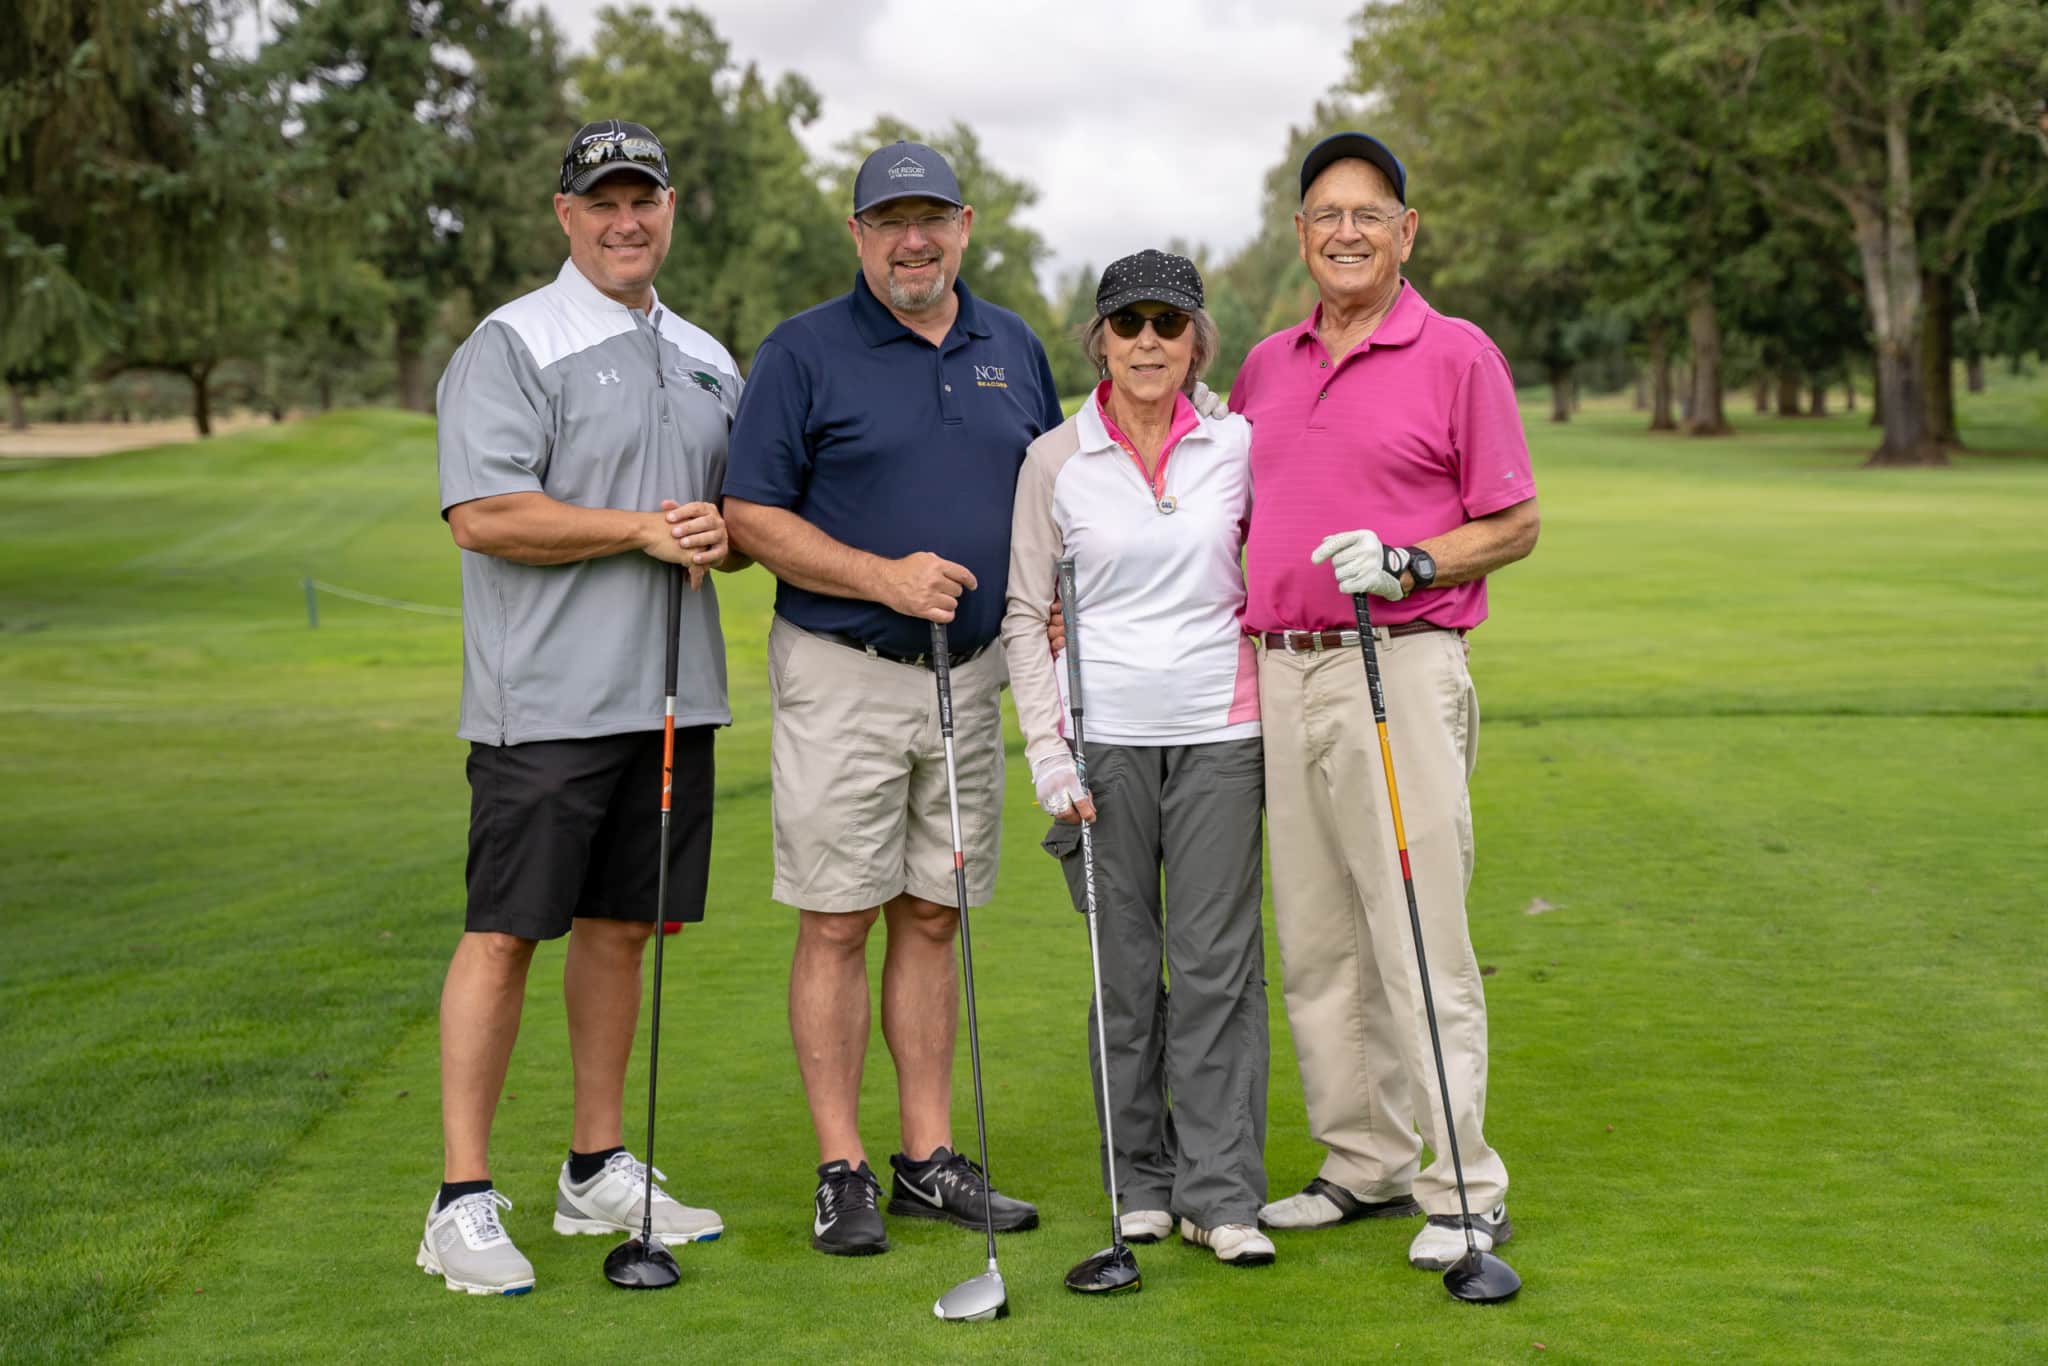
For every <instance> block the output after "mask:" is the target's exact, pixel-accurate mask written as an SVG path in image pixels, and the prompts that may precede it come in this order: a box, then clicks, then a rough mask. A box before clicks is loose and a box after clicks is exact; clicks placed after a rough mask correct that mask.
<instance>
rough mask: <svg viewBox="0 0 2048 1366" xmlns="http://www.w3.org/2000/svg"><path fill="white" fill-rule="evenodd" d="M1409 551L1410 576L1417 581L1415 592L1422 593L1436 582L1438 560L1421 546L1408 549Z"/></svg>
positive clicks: (1412, 546)
mask: <svg viewBox="0 0 2048 1366" xmlns="http://www.w3.org/2000/svg"><path fill="white" fill-rule="evenodd" d="M1406 549H1407V551H1408V575H1409V577H1410V578H1411V579H1413V580H1414V581H1415V588H1414V590H1413V591H1416V592H1420V591H1421V590H1422V589H1425V588H1428V587H1429V586H1430V585H1431V584H1433V583H1435V582H1436V558H1435V557H1434V556H1432V555H1431V554H1430V553H1429V552H1428V551H1427V550H1424V549H1423V548H1422V547H1421V546H1419V545H1411V546H1408V547H1406Z"/></svg>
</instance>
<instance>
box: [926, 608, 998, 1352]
mask: <svg viewBox="0 0 2048 1366" xmlns="http://www.w3.org/2000/svg"><path fill="white" fill-rule="evenodd" d="M951 666H952V660H951V657H950V656H949V655H948V654H947V652H946V624H945V623H944V622H942V621H935V622H933V623H932V674H933V676H935V677H936V678H937V679H938V681H939V739H940V740H941V742H943V744H944V745H945V749H946V809H947V812H948V813H949V814H950V815H951V816H952V819H953V894H954V896H955V897H956V898H957V900H956V904H957V906H958V907H959V911H960V976H961V979H962V980H963V981H965V982H966V984H967V1061H968V1066H969V1070H970V1071H972V1073H973V1074H974V1130H975V1133H976V1135H977V1136H978V1137H979V1138H980V1140H981V1181H982V1191H981V1220H982V1226H983V1228H984V1229H985V1231H986V1232H987V1234H988V1270H986V1271H984V1272H982V1273H981V1274H980V1275H979V1276H970V1277H968V1278H967V1279H966V1280H964V1281H962V1282H960V1284H958V1285H956V1286H954V1287H953V1288H952V1289H951V1290H948V1291H947V1292H946V1293H945V1294H943V1295H941V1296H939V1302H938V1303H937V1304H934V1305H933V1306H932V1313H934V1314H936V1315H937V1316H938V1317H940V1318H942V1319H945V1320H947V1321H948V1322H952V1323H968V1322H978V1321H980V1320H983V1319H1000V1318H1006V1317H1008V1316H1009V1313H1010V1292H1009V1291H1008V1290H1007V1289H1006V1288H1005V1287H1004V1285H1003V1273H1002V1272H1001V1271H998V1270H997V1269H996V1215H995V1206H994V1202H993V1201H992V1200H991V1199H990V1198H989V1193H990V1192H991V1191H993V1190H994V1189H995V1182H994V1178H993V1177H991V1176H990V1175H989V1171H988V1118H987V1115H986V1114H985V1112H984V1111H983V1109H982V1100H981V1035H980V1033H979V1031H978V1030H977V1029H976V1027H975V1022H974V944H973V941H972V940H971V939H970V938H969V937H968V929H967V856H966V854H965V853H964V852H963V850H962V845H961V841H960V776H959V770H958V767H957V765H956V764H955V763H954V760H953V675H952V667H951Z"/></svg>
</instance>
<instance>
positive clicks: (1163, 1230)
mask: <svg viewBox="0 0 2048 1366" xmlns="http://www.w3.org/2000/svg"><path fill="white" fill-rule="evenodd" d="M1117 1227H1118V1228H1120V1229H1122V1230H1123V1235H1124V1241H1125V1242H1127V1243H1156V1242H1158V1241H1159V1240H1160V1239H1161V1238H1164V1237H1165V1236H1166V1235H1167V1234H1169V1233H1171V1232H1173V1216H1172V1215H1171V1214H1168V1213H1167V1212H1166V1211H1165V1210H1163V1209H1127V1210H1125V1211H1124V1213H1123V1218H1122V1219H1120V1220H1118V1221H1117Z"/></svg>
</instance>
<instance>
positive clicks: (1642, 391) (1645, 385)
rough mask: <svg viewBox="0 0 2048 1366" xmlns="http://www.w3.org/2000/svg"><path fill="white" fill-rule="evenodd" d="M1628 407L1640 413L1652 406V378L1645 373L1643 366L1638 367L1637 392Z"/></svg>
mask: <svg viewBox="0 0 2048 1366" xmlns="http://www.w3.org/2000/svg"><path fill="white" fill-rule="evenodd" d="M1628 406H1629V408H1630V409H1631V410H1632V411H1634V412H1638V413H1640V412H1643V411H1644V410H1645V409H1647V408H1648V407H1649V406H1650V377H1649V376H1648V375H1646V374H1644V373H1643V370H1642V367H1641V366H1637V367H1636V392H1635V396H1634V397H1633V398H1631V399H1630V400H1629V404H1628Z"/></svg>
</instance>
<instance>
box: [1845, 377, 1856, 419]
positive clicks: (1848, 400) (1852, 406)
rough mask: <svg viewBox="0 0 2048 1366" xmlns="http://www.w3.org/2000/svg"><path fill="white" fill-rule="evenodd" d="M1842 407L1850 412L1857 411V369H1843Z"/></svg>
mask: <svg viewBox="0 0 2048 1366" xmlns="http://www.w3.org/2000/svg"><path fill="white" fill-rule="evenodd" d="M1842 406H1843V407H1844V408H1847V409H1848V410H1849V411H1850V412H1852V413H1853V412H1855V411H1856V367H1855V366H1853V365H1845V366H1843V367H1842Z"/></svg>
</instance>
